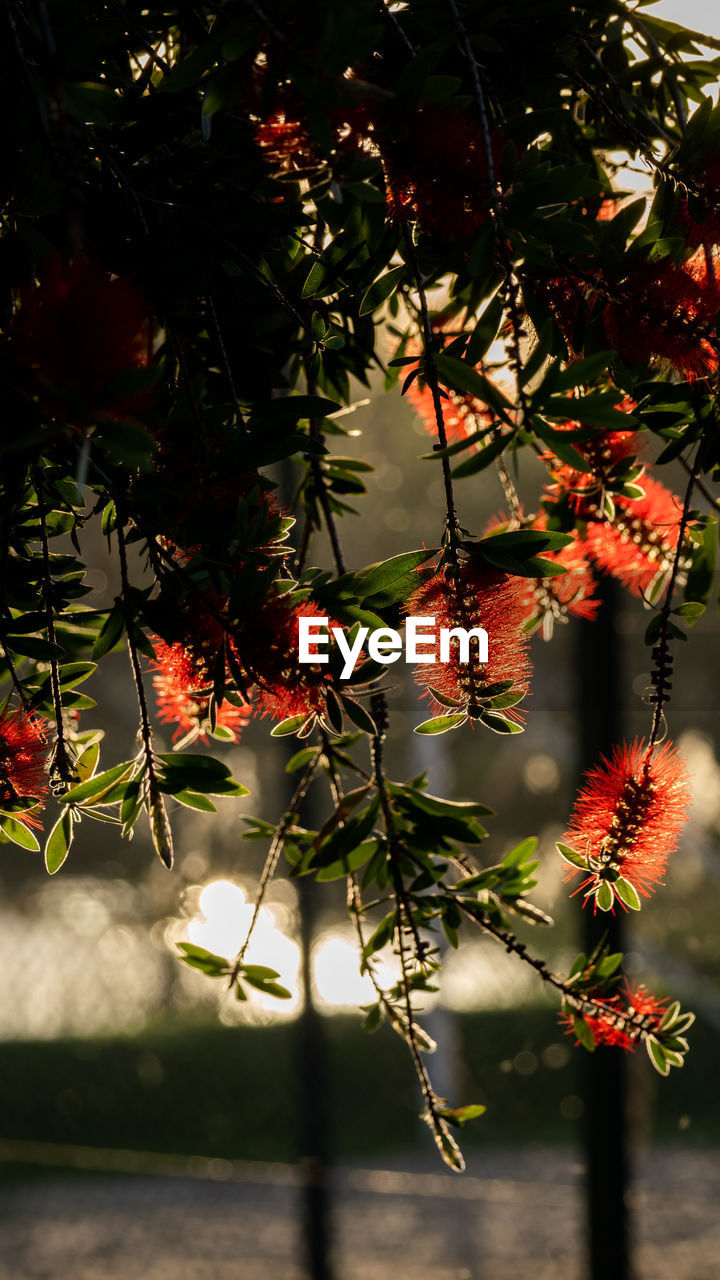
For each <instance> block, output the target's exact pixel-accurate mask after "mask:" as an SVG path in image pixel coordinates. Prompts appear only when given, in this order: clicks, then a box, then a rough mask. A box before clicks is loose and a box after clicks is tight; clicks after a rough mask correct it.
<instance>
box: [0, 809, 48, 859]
mask: <svg viewBox="0 0 720 1280" xmlns="http://www.w3.org/2000/svg"><path fill="white" fill-rule="evenodd" d="M0 826H1V827H2V829H3V831H4V832H5V835H6V836H7V837H8V839H10V840H12V842H13V844H19V845H20V848H21V849H29V850H30V852H31V853H37V852H38V850H39V848H40V845H39V843H38V839H37V836H35V835H33V833H32V831H31V830H30V828H29V827H26V826H25V823H24V822H19V821H18V819H17V818H12V817H11V816H10V814H9V813H8V814H3V815H2V817H0Z"/></svg>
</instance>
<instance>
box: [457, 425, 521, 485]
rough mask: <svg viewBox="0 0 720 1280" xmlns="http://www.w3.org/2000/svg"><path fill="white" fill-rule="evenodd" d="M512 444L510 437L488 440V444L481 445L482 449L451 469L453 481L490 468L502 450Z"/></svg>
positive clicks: (503, 436) (504, 436)
mask: <svg viewBox="0 0 720 1280" xmlns="http://www.w3.org/2000/svg"><path fill="white" fill-rule="evenodd" d="M511 442H512V436H511V435H502V436H498V437H497V438H496V439H495V440H490V441H489V443H488V444H486V445H483V447H482V449H478V450H476V452H475V453H473V454H471V455H470V457H469V458H466V459H465V461H464V462H461V463H460V464H459V465H458V466H457V467H455V468H454V469H453V473H452V474H453V479H454V480H463V479H464V478H465V477H466V476H474V475H476V474H477V472H478V471H484V470H485V468H486V467H489V466H490V463H491V462H494V461H495V459H496V458H499V457H500V454H501V453H502V452H503V450H504V449H507V447H508V445H509V444H510V443H511Z"/></svg>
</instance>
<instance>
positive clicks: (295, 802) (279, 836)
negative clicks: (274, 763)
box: [228, 747, 323, 987]
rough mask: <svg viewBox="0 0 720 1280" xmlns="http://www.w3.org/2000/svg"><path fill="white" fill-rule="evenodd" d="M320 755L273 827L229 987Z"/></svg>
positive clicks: (241, 964) (241, 965) (312, 762)
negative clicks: (251, 912)
mask: <svg viewBox="0 0 720 1280" xmlns="http://www.w3.org/2000/svg"><path fill="white" fill-rule="evenodd" d="M322 755H323V749H322V747H318V748H317V750H316V752H315V754H314V756H313V758H312V760H311V761H310V763H309V764H308V766H307V768H306V770H305V772H304V774H303V775H302V778H301V779H300V782H299V783H298V785H297V788H296V790H295V793H294V795H293V797H292V800H291V801H290V804H289V805H288V807H287V809H286V810H285V813H284V814H283V817H282V819H281V821H280V822H279V823H278V825H277V827H276V828H275V831H274V833H273V838H272V841H271V843H270V848H269V850H268V855H267V858H266V859H265V866H264V867H263V872H262V876H261V877H260V885H259V887H258V891H257V896H256V898H255V905H254V907H253V914H252V919H251V921H250V926H249V928H248V931H247V933H246V935H245V941H244V942H243V944H242V946H241V948H240V950H239V951H238V953H237V956H236V957H235V962H234V964H233V967H232V970H231V973H230V979H229V982H228V986H229V987H231V986H232V985H233V983H234V982H235V981H236V980H237V978H238V975H239V974H240V971H241V969H242V967H243V963H244V961H245V953H246V952H247V949H248V946H249V945H250V939H251V938H252V936H253V933H254V932H255V926H256V924H257V922H258V919H259V916H260V908H261V907H262V905H263V902H264V900H265V895H266V893H267V888H268V885H269V884H270V881H271V880H272V878H273V876H274V874H275V870H276V868H277V864H278V862H279V860H280V855H281V853H282V851H283V848H284V846H285V841H286V839H287V836H288V832H289V831H290V828H291V827H292V825H293V823H294V822H295V818H296V817H297V811H298V808H299V806H300V804H301V803H302V801H303V800H304V798H305V795H306V794H307V790H308V787H309V786H310V783H311V782H312V780H313V778H314V776H315V773H316V771H317V767H318V765H319V764H320V760H321V759H322Z"/></svg>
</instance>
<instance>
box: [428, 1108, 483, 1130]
mask: <svg viewBox="0 0 720 1280" xmlns="http://www.w3.org/2000/svg"><path fill="white" fill-rule="evenodd" d="M486 1111H487V1107H484V1106H483V1105H482V1104H481V1103H477V1102H476V1103H469V1104H468V1106H466V1107H455V1108H451V1107H443V1108H442V1110H441V1111H440V1113H439V1114H440V1115H441V1116H442V1118H443V1120H448V1121H449V1122H450V1124H454V1125H457V1126H458V1127H459V1128H462V1126H463V1125H464V1124H467V1123H468V1121H469V1120H477V1118H478V1116H484V1115H485V1112H486Z"/></svg>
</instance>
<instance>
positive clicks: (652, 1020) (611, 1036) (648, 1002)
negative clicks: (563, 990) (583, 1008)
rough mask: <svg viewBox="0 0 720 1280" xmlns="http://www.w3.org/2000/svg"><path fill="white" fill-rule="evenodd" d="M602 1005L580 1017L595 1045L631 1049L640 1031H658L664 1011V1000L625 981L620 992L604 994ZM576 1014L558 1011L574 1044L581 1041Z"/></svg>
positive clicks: (635, 1043)
mask: <svg viewBox="0 0 720 1280" xmlns="http://www.w3.org/2000/svg"><path fill="white" fill-rule="evenodd" d="M602 1004H603V1005H604V1006H605V1008H604V1009H599V1010H598V1011H596V1012H593V1013H589V1012H585V1013H583V1015H582V1021H583V1023H584V1024H585V1026H586V1027H587V1028H588V1029H589V1032H590V1035H591V1036H592V1039H593V1043H594V1044H595V1045H596V1046H597V1045H603V1044H605V1045H615V1046H617V1047H618V1048H620V1049H625V1050H627V1051H628V1052H630V1053H632V1052H633V1051H634V1050H635V1048H636V1046H637V1045H638V1043H639V1041H640V1039H641V1038H642V1035H643V1033H649V1034H650V1035H652V1033H653V1032H654V1031H657V1030H658V1029H659V1027H660V1024H661V1023H662V1021H663V1018H664V1017H665V1014H666V1013H667V1001H666V1000H660V999H658V997H657V996H655V995H653V993H652V992H651V991H648V989H647V987H644V986H642V985H638V986H631V985H630V984H629V983H626V984H624V986H623V989H622V991H621V992H620V993H617V994H615V995H609V996H603V998H602ZM576 1016H577V1015H575V1016H574V1015H573V1014H572V1013H563V1014H561V1015H560V1022H561V1023H562V1024H563V1025H564V1026H565V1027H566V1030H567V1034H568V1035H575V1036H576V1044H581V1043H582V1041H581V1039H580V1037H579V1036H578V1028H577V1024H576Z"/></svg>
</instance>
